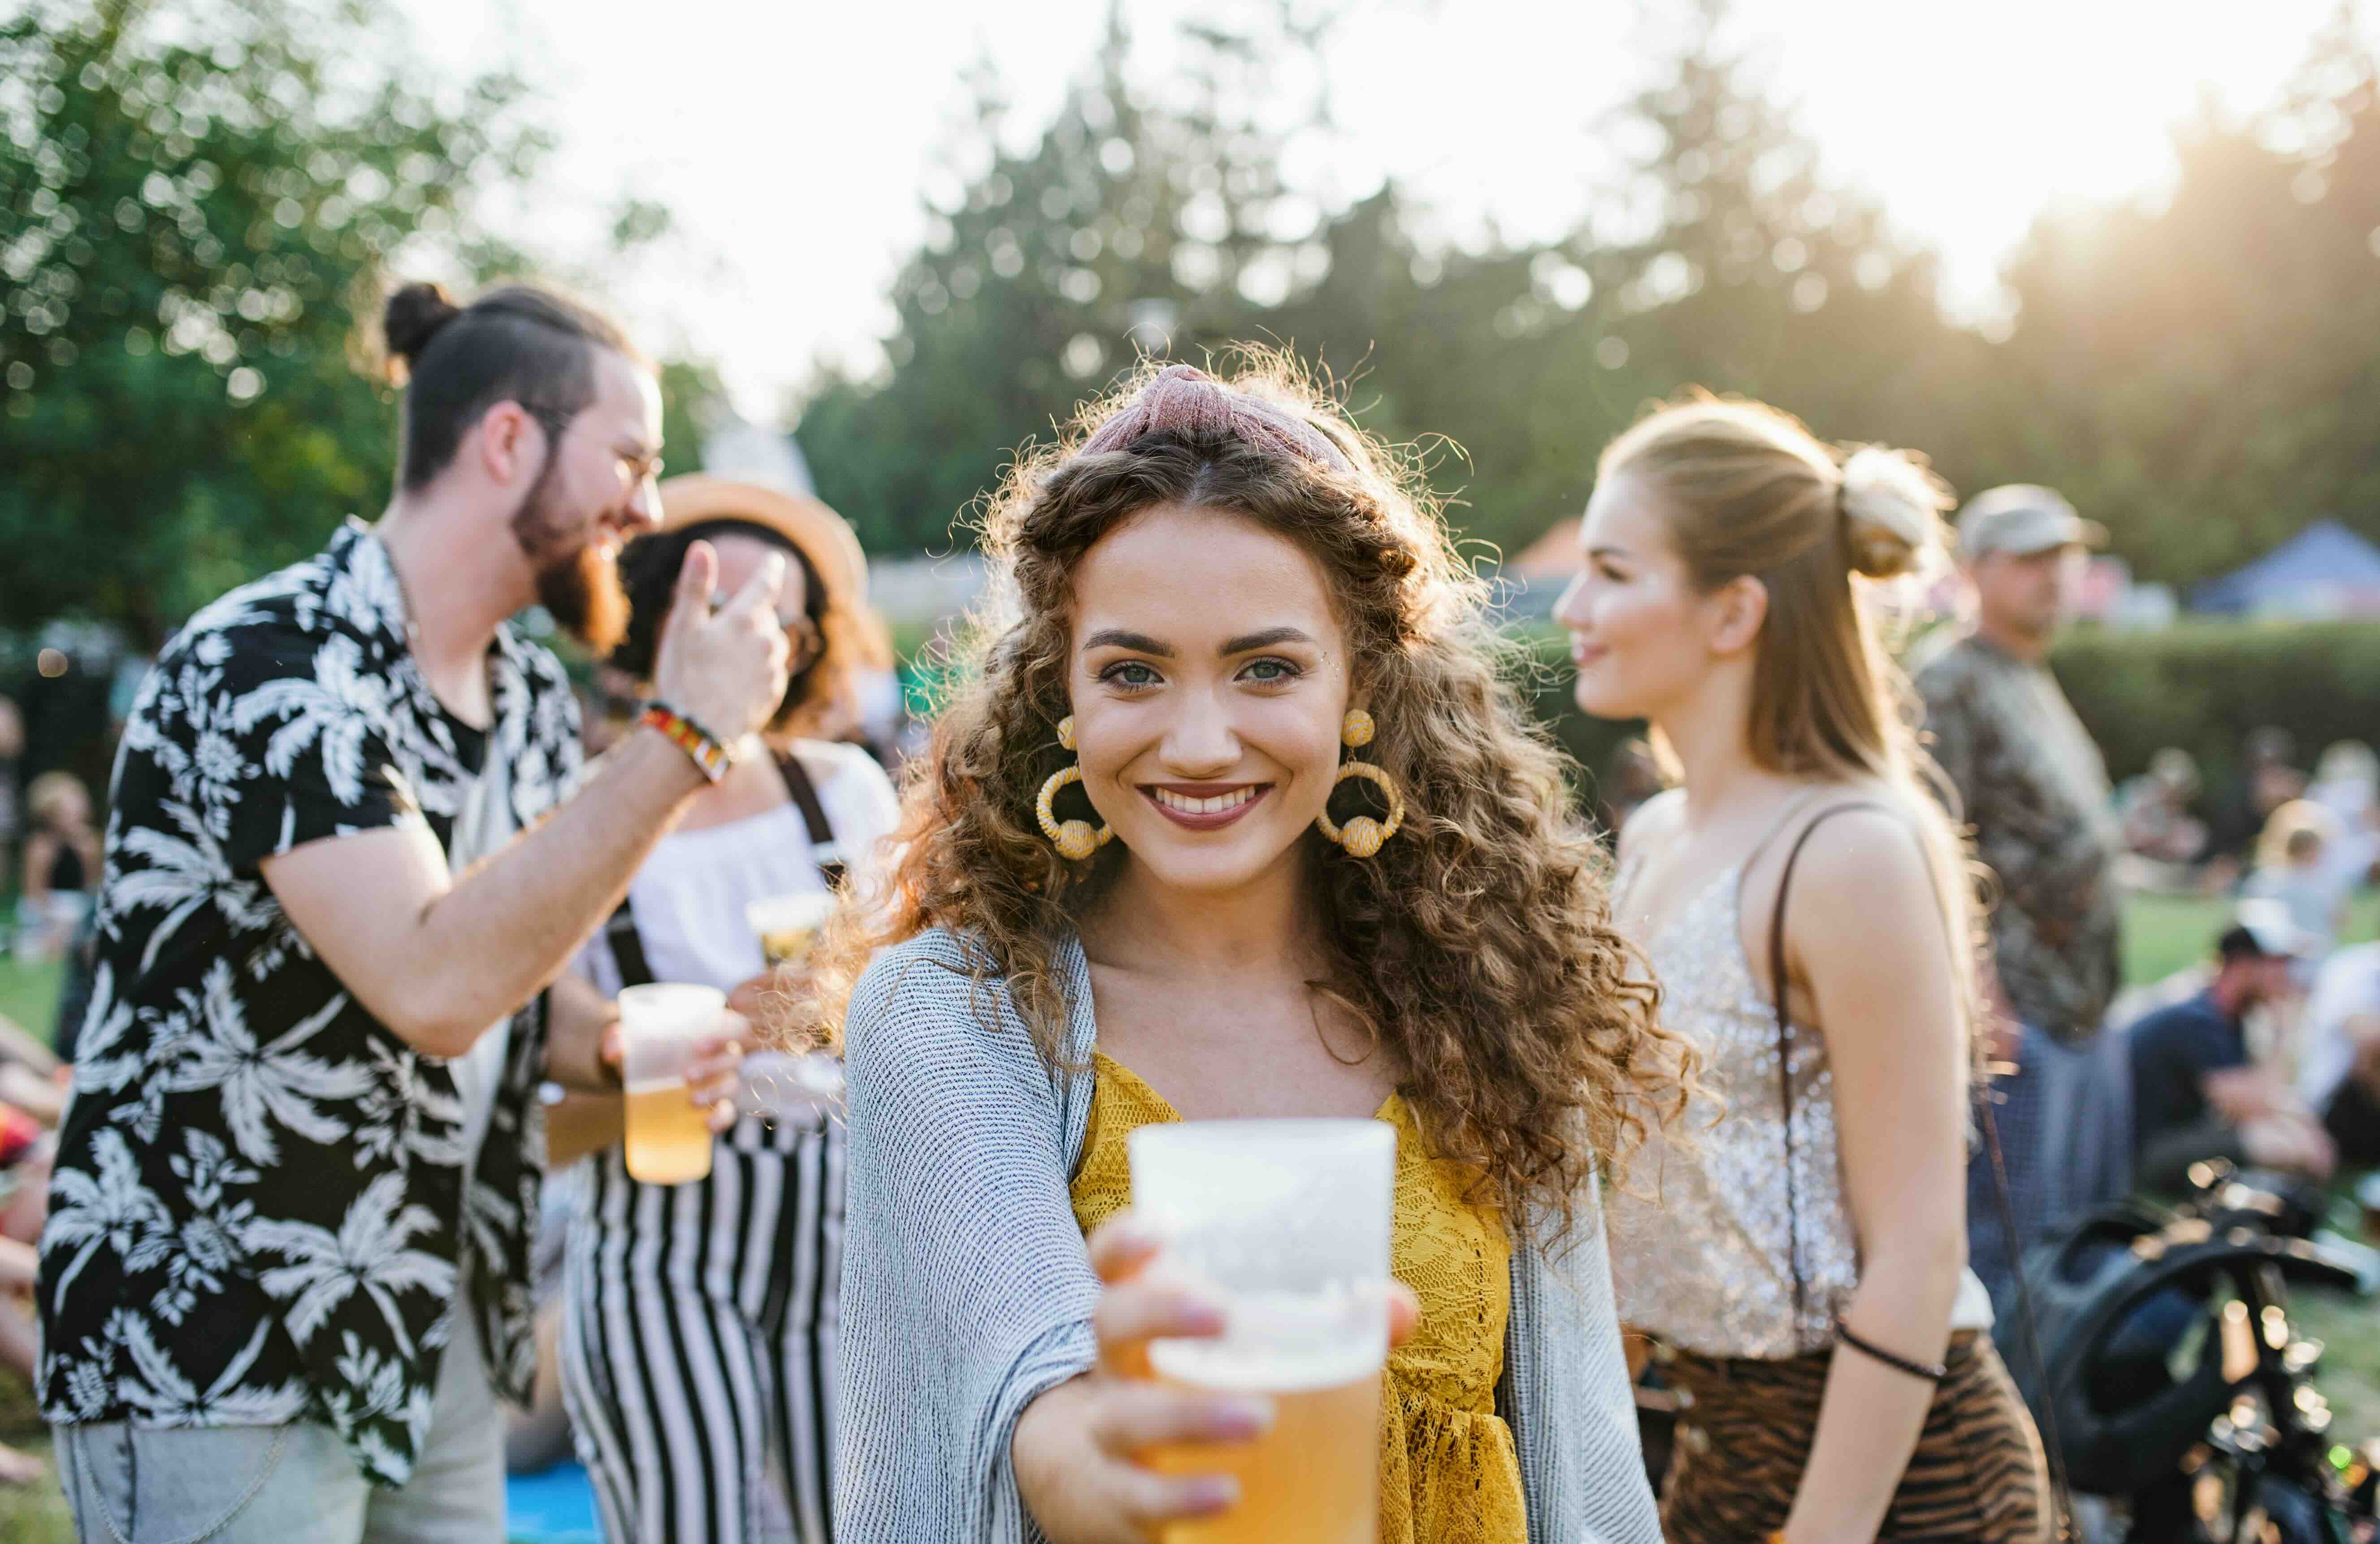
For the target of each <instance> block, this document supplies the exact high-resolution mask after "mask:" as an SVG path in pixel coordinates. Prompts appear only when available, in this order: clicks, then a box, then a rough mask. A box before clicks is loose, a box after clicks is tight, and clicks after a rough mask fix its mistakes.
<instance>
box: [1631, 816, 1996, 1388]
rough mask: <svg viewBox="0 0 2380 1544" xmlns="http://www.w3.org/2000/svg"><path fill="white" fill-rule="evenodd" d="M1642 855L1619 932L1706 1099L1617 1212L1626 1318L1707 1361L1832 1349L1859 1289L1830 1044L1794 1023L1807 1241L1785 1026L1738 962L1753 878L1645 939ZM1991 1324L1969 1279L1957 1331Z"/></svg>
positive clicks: (1647, 1149) (1650, 1143)
mask: <svg viewBox="0 0 2380 1544" xmlns="http://www.w3.org/2000/svg"><path fill="white" fill-rule="evenodd" d="M1634 856H1635V855H1633V854H1632V855H1630V860H1629V861H1626V862H1623V863H1622V865H1621V870H1620V874H1619V878H1618V882H1617V885H1616V887H1615V888H1616V892H1617V894H1618V895H1619V897H1620V899H1619V903H1618V906H1617V907H1616V910H1617V916H1618V921H1619V924H1620V927H1621V930H1622V931H1624V932H1627V933H1629V934H1630V935H1631V936H1632V937H1633V938H1634V939H1635V940H1636V942H1638V944H1639V945H1640V946H1641V947H1642V948H1643V949H1644V950H1645V954H1646V955H1647V956H1648V957H1649V958H1650V959H1651V961H1652V964H1653V968H1654V970H1655V972H1656V973H1657V974H1658V977H1659V979H1660V982H1661V1019H1662V1023H1663V1024H1664V1026H1665V1027H1668V1028H1669V1029H1670V1030H1671V1031H1672V1032H1674V1033H1676V1034H1679V1035H1682V1036H1683V1037H1684V1038H1685V1039H1687V1040H1689V1041H1691V1042H1692V1043H1693V1044H1694V1046H1695V1047H1696V1048H1697V1049H1699V1050H1700V1051H1701V1052H1702V1055H1703V1082H1704V1086H1705V1088H1706V1089H1707V1090H1708V1093H1707V1094H1706V1096H1705V1097H1704V1098H1702V1099H1698V1100H1696V1101H1695V1102H1694V1105H1692V1106H1690V1107H1689V1109H1688V1110H1687V1112H1686V1113H1685V1115H1684V1117H1683V1118H1682V1120H1681V1121H1680V1122H1679V1125H1678V1130H1679V1134H1680V1136H1681V1137H1682V1140H1681V1141H1679V1142H1670V1141H1666V1140H1664V1139H1663V1138H1662V1137H1659V1136H1658V1135H1657V1136H1655V1137H1651V1138H1650V1139H1648V1140H1647V1141H1646V1143H1645V1146H1644V1148H1643V1149H1640V1150H1639V1152H1638V1154H1637V1156H1636V1157H1635V1158H1634V1160H1633V1161H1632V1162H1631V1163H1630V1165H1629V1171H1628V1173H1627V1176H1626V1179H1625V1182H1624V1184H1623V1185H1621V1187H1620V1188H1619V1189H1618V1190H1617V1191H1616V1192H1615V1194H1613V1195H1612V1196H1611V1197H1610V1198H1609V1200H1608V1201H1607V1202H1606V1206H1607V1209H1608V1210H1607V1216H1608V1218H1609V1230H1610V1236H1611V1272H1612V1278H1613V1285H1614V1287H1615V1289H1616V1291H1617V1293H1618V1296H1619V1303H1620V1319H1621V1323H1623V1324H1626V1325H1629V1326H1631V1327H1633V1328H1634V1329H1638V1330H1642V1331H1645V1332H1647V1333H1649V1334H1651V1335H1653V1336H1654V1337H1655V1338H1656V1339H1658V1340H1661V1341H1666V1342H1668V1343H1670V1344H1672V1345H1676V1346H1679V1347H1682V1348H1683V1349H1685V1350H1688V1351H1695V1352H1700V1353H1702V1354H1703V1355H1705V1356H1756V1357H1761V1358H1764V1359H1776V1358H1781V1357H1786V1356H1799V1355H1802V1354H1803V1353H1805V1352H1811V1351H1817V1350H1821V1349H1823V1348H1824V1347H1826V1346H1828V1345H1829V1344H1831V1343H1833V1342H1834V1338H1835V1336H1834V1322H1835V1316H1836V1315H1837V1314H1838V1313H1840V1311H1841V1310H1842V1309H1843V1308H1844V1307H1846V1306H1847V1305H1848V1304H1849V1302H1850V1300H1851V1296H1852V1293H1853V1292H1854V1291H1855V1290H1857V1288H1858V1286H1859V1239H1858V1235H1857V1234H1855V1233H1854V1232H1853V1231H1852V1219H1851V1210H1850V1207H1849V1204H1848V1203H1847V1202H1846V1201H1845V1199H1844V1196H1843V1175H1842V1161H1841V1156H1840V1149H1839V1148H1838V1147H1837V1137H1836V1129H1835V1079H1834V1071H1833V1069H1832V1067H1831V1066H1829V1065H1828V1060H1827V1042H1826V1039H1825V1037H1824V1036H1823V1035H1820V1034H1819V1033H1817V1032H1816V1031H1815V1030H1813V1029H1810V1028H1809V1027H1806V1026H1802V1025H1796V1026H1795V1027H1794V1033H1793V1065H1792V1079H1793V1133H1792V1138H1793V1139H1792V1144H1791V1146H1792V1155H1793V1159H1792V1162H1793V1168H1792V1185H1793V1200H1794V1202H1795V1204H1796V1205H1797V1206H1798V1208H1799V1218H1800V1222H1799V1227H1798V1230H1796V1229H1795V1228H1794V1227H1793V1226H1792V1225H1791V1223H1790V1222H1789V1214H1788V1210H1787V1201H1786V1188H1785V1187H1786V1168H1785V1154H1786V1140H1785V1133H1784V1129H1783V1127H1784V1113H1783V1110H1782V1108H1781V1105H1780V1102H1779V1095H1778V1087H1777V1020H1776V1017H1775V1015H1773V1014H1772V1013H1771V1012H1770V1011H1769V1007H1768V997H1767V992H1766V991H1763V990H1762V989H1761V988H1760V987H1759V986H1758V985H1756V984H1755V982H1754V980H1753V977H1752V965H1751V962H1750V961H1749V960H1748V959H1746V958H1745V957H1744V952H1743V930H1742V924H1741V918H1742V915H1743V865H1741V864H1738V865H1737V866H1735V867H1734V868H1731V869H1728V870H1727V871H1726V872H1724V873H1722V874H1720V875H1719V876H1718V878H1717V879H1716V880H1714V881H1711V883H1710V884H1709V885H1708V886H1707V887H1706V888H1705V889H1704V891H1703V892H1702V894H1699V895H1697V896H1695V897H1694V899H1693V900H1692V901H1690V902H1688V903H1687V904H1686V905H1685V906H1682V907H1681V908H1680V909H1679V911H1678V913H1677V914H1676V915H1675V916H1674V917H1672V918H1670V921H1669V922H1668V923H1667V924H1666V925H1665V926H1664V927H1663V928H1662V929H1661V930H1660V931H1659V933H1658V935H1656V936H1652V937H1649V938H1648V937H1646V936H1645V930H1644V927H1643V924H1644V923H1645V920H1646V919H1645V918H1643V917H1642V916H1639V915H1634V914H1632V913H1631V912H1630V910H1629V909H1628V897H1629V896H1630V894H1631V893H1632V891H1633V884H1632V882H1631V881H1633V880H1634V878H1635V877H1636V870H1637V869H1638V867H1639V865H1638V864H1637V863H1636V862H1635V861H1634ZM1722 1112H1723V1113H1722ZM1797 1231H1798V1236H1799V1239H1800V1260H1801V1266H1802V1282H1803V1289H1804V1294H1805V1295H1804V1301H1803V1312H1802V1316H1801V1321H1800V1323H1798V1324H1796V1323H1795V1322H1794V1316H1793V1272H1792V1268H1791V1261H1790V1257H1789V1251H1790V1249H1791V1243H1790V1240H1791V1237H1792V1236H1794V1235H1795V1234H1796V1233H1797ZM1990 1323H1991V1306H1990V1299H1989V1297H1988V1295H1986V1294H1985V1291H1984V1289H1983V1285H1982V1283H1980V1282H1978V1281H1976V1280H1975V1279H1974V1274H1973V1272H1972V1271H1970V1272H1968V1274H1967V1278H1966V1279H1965V1280H1964V1281H1963V1282H1961V1284H1960V1293H1959V1298H1958V1303H1957V1306H1956V1307H1954V1308H1953V1310H1952V1313H1951V1324H1952V1327H1953V1328H1954V1329H1962V1330H1965V1329H1983V1328H1985V1327H1987V1326H1988V1325H1989V1324H1990Z"/></svg>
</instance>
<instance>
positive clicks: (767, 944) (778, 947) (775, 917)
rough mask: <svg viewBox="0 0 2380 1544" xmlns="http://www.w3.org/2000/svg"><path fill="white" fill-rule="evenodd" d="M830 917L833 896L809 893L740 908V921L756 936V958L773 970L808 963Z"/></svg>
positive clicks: (832, 907) (798, 893) (786, 896)
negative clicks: (812, 949)
mask: <svg viewBox="0 0 2380 1544" xmlns="http://www.w3.org/2000/svg"><path fill="white" fill-rule="evenodd" d="M833 914H834V896H833V895H832V894H830V893H829V892H826V891H823V890H811V891H802V892H797V893H795V894H791V895H772V896H771V897H770V898H769V899H767V900H765V901H754V902H753V903H751V904H750V905H749V906H746V907H745V908H744V920H745V921H747V922H748V923H750V924H751V927H752V930H753V931H754V932H755V933H758V934H759V937H760V957H761V958H762V959H763V960H765V961H767V962H768V964H769V967H770V968H771V969H774V968H776V967H778V966H781V965H799V964H801V963H802V961H804V960H805V959H807V958H808V957H809V952H810V949H811V946H812V945H814V944H816V943H817V942H818V936H819V932H820V930H822V929H823V928H825V926H826V919H827V918H829V917H831V916H832V915H833Z"/></svg>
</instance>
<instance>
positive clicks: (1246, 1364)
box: [1148, 1341, 1388, 1394]
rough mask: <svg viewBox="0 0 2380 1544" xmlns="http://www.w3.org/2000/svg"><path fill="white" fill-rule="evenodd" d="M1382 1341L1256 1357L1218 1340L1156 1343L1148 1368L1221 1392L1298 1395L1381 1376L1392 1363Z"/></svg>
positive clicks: (1278, 1352)
mask: <svg viewBox="0 0 2380 1544" xmlns="http://www.w3.org/2000/svg"><path fill="white" fill-rule="evenodd" d="M1386 1352H1387V1347H1386V1345H1385V1344H1383V1343H1377V1342H1375V1343H1360V1342H1352V1341H1351V1342H1349V1343H1345V1344H1341V1345H1326V1346H1307V1347H1304V1348H1302V1349H1299V1350H1296V1351H1269V1352H1263V1353H1252V1352H1249V1351H1246V1350H1244V1349H1241V1348H1238V1347H1234V1346H1230V1345H1223V1344H1219V1343H1216V1342H1214V1341H1151V1342H1149V1343H1148V1360H1149V1364H1150V1365H1151V1366H1153V1367H1154V1368H1157V1370H1158V1371H1159V1372H1160V1373H1162V1374H1164V1375H1165V1376H1166V1377H1167V1378H1170V1379H1172V1380H1173V1381H1175V1382H1177V1383H1190V1384H1195V1385H1196V1386H1197V1387H1199V1388H1202V1389H1211V1390H1213V1391H1214V1392H1217V1393H1233V1394H1293V1393H1304V1392H1306V1391H1307V1390H1310V1389H1335V1388H1337V1387H1339V1386H1340V1385H1341V1384H1342V1383H1353V1382H1354V1381H1355V1380H1358V1379H1363V1378H1376V1377H1378V1375H1379V1371H1380V1368H1381V1367H1382V1366H1383V1365H1384V1364H1385V1363H1386V1361H1387V1360H1388V1357H1387V1355H1386Z"/></svg>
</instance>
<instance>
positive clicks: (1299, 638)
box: [1215, 627, 1314, 655]
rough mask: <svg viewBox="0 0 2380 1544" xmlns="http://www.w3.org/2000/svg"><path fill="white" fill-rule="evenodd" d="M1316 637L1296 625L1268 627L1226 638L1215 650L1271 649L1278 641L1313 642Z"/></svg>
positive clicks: (1225, 652)
mask: <svg viewBox="0 0 2380 1544" xmlns="http://www.w3.org/2000/svg"><path fill="white" fill-rule="evenodd" d="M1313 641H1314V639H1313V638H1310V637H1308V636H1307V635H1306V634H1305V633H1304V632H1302V631H1300V630H1299V629H1297V628H1295V627H1267V628H1266V629H1265V630H1264V631H1262V632H1260V633H1243V634H1241V635H1240V636H1239V637H1238V638H1226V639H1225V640H1224V641H1223V646H1222V647H1221V648H1220V649H1218V650H1215V652H1216V653H1217V654H1219V655H1220V654H1245V653H1249V652H1251V651H1253V650H1258V649H1269V648H1271V647H1272V646H1273V645H1274V644H1276V643H1312V642H1313Z"/></svg>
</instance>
